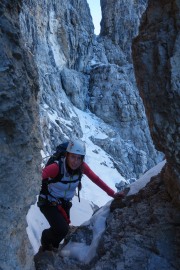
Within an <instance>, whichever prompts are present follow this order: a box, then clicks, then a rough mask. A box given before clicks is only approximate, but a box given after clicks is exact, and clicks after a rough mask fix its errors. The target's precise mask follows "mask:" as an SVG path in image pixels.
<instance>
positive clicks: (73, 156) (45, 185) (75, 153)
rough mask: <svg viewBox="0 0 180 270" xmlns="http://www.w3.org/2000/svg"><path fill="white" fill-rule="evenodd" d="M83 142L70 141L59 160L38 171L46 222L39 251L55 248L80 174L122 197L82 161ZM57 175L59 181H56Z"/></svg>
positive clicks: (40, 202)
mask: <svg viewBox="0 0 180 270" xmlns="http://www.w3.org/2000/svg"><path fill="white" fill-rule="evenodd" d="M85 152H86V149H85V143H84V142H82V141H81V140H78V139H76V140H71V141H70V142H69V143H68V146H67V149H66V154H65V156H64V158H61V162H59V163H58V162H54V163H53V164H50V165H48V166H46V167H45V168H44V169H43V171H42V188H41V191H40V194H39V200H38V206H39V208H40V211H41V212H42V213H43V215H44V216H45V217H46V219H47V220H48V222H49V225H50V228H48V229H45V230H44V231H43V232H42V236H41V245H42V246H41V250H42V251H45V250H55V249H57V248H58V247H59V243H60V242H61V241H62V240H63V239H64V238H65V236H66V235H67V233H68V230H69V223H70V214H69V212H70V208H71V206H72V203H71V200H72V198H73V196H74V194H75V189H76V188H77V187H79V189H80V188H81V187H80V186H81V176H82V174H85V175H86V176H87V177H88V178H89V179H90V180H92V181H93V182H94V183H95V184H96V185H97V186H99V187H100V188H101V189H102V190H104V191H105V192H106V193H107V194H108V195H109V196H111V197H112V198H117V197H121V198H123V197H124V194H123V192H114V191H113V190H112V189H111V188H110V187H108V186H107V185H106V184H105V183H104V182H103V181H102V180H101V179H100V178H99V177H98V176H97V175H96V174H95V173H94V172H93V171H92V170H91V169H90V168H89V166H88V165H87V164H86V163H85V162H84V157H85ZM58 178H59V180H58Z"/></svg>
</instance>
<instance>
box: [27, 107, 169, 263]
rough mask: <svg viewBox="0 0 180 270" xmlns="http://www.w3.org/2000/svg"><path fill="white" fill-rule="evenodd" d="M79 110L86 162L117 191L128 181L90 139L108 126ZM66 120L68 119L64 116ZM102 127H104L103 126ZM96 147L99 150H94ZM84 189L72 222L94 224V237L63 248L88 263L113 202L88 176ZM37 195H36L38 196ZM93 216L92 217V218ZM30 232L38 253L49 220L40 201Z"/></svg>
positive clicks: (133, 190) (75, 204) (134, 188)
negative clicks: (122, 183)
mask: <svg viewBox="0 0 180 270" xmlns="http://www.w3.org/2000/svg"><path fill="white" fill-rule="evenodd" d="M74 110H75V113H76V114H77V115H78V118H79V120H80V123H81V128H82V130H83V134H84V137H83V140H84V141H86V148H87V156H86V160H85V161H86V162H87V163H88V165H89V166H90V167H91V169H93V171H94V172H95V173H96V174H97V175H98V176H99V177H100V178H101V179H102V180H103V181H105V182H106V184H108V186H110V187H111V188H112V189H113V190H114V191H116V188H115V184H116V183H119V182H121V181H124V182H127V180H126V179H124V178H123V177H122V176H121V175H120V174H119V173H118V171H117V170H116V169H115V168H114V167H113V166H112V163H111V160H110V158H109V156H108V155H107V154H106V153H105V152H104V151H103V150H102V149H100V148H98V147H97V146H96V145H94V144H93V143H92V141H91V140H90V139H89V137H90V135H92V136H96V138H101V139H102V138H105V137H106V136H107V135H105V133H104V132H103V130H105V128H106V126H105V127H104V126H103V123H100V121H101V120H100V119H98V118H97V117H96V116H94V115H93V114H91V113H88V112H82V111H80V110H79V109H77V108H74ZM49 117H50V118H51V121H55V118H56V117H57V116H56V115H50V116H49ZM64 121H65V120H64ZM100 127H101V128H100ZM94 150H96V152H95V151H94ZM164 164H165V161H163V162H161V163H159V164H158V165H156V166H155V167H154V168H152V169H150V170H149V171H147V172H146V173H145V174H144V175H143V176H141V178H140V179H138V180H137V181H136V182H134V183H132V184H131V185H130V191H129V193H128V194H129V195H131V194H135V193H137V192H138V191H139V189H141V188H143V187H144V186H145V185H146V184H147V183H148V181H149V180H150V178H151V177H152V176H153V175H157V174H158V173H159V171H160V170H161V168H162V166H163V165H164ZM82 186H83V188H82V190H81V192H80V197H81V201H80V203H79V201H78V197H77V196H74V198H73V200H72V203H73V206H72V208H71V225H74V226H79V225H81V224H84V225H85V224H86V225H87V224H90V225H91V227H92V228H93V241H92V243H91V245H90V246H86V245H85V244H82V243H71V242H70V243H68V244H67V245H66V246H65V247H64V248H63V250H62V251H61V255H62V256H66V257H74V258H76V259H78V260H80V261H83V262H86V263H88V262H89V260H91V259H92V258H93V256H94V255H95V252H96V247H97V245H98V242H99V239H100V237H101V234H102V233H103V231H104V230H105V223H106V218H107V216H108V214H109V206H110V203H111V201H112V198H111V197H109V196H108V195H107V194H106V193H105V192H104V191H102V190H101V189H100V188H99V187H97V186H96V185H95V184H94V183H93V182H92V181H90V180H89V179H88V178H87V177H86V176H83V178H82ZM35 199H36V198H35ZM94 204H95V205H97V206H98V207H100V209H99V210H98V212H97V213H96V214H94V215H93V217H92V214H93V205H94ZM91 217H92V218H91ZM26 220H27V225H28V226H27V229H26V230H27V234H28V237H29V240H30V243H31V245H32V247H33V250H34V254H36V253H37V252H38V250H39V247H40V238H41V233H42V231H43V230H44V229H45V228H48V227H49V224H48V222H47V220H46V219H45V217H44V216H43V215H42V213H41V212H40V210H39V208H38V207H37V204H36V203H35V204H34V205H31V207H30V209H29V211H28V214H27V217H26Z"/></svg>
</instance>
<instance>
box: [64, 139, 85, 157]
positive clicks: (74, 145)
mask: <svg viewBox="0 0 180 270" xmlns="http://www.w3.org/2000/svg"><path fill="white" fill-rule="evenodd" d="M66 151H67V152H68V153H73V154H77V155H81V156H85V154H86V147H85V143H84V142H83V141H81V140H78V139H75V140H71V141H70V142H69V143H68V146H67V149H66Z"/></svg>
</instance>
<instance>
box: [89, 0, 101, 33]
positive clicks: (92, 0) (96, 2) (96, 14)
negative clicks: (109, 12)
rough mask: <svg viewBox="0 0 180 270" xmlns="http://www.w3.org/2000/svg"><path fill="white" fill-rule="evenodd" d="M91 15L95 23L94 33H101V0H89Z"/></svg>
mask: <svg viewBox="0 0 180 270" xmlns="http://www.w3.org/2000/svg"><path fill="white" fill-rule="evenodd" d="M87 2H88V4H89V7H90V11H91V16H92V19H93V23H94V28H95V29H94V33H95V34H96V35H99V33H100V21H101V7H100V0H87Z"/></svg>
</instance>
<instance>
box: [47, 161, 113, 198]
mask: <svg viewBox="0 0 180 270" xmlns="http://www.w3.org/2000/svg"><path fill="white" fill-rule="evenodd" d="M82 172H83V174H85V175H86V176H87V177H88V178H89V179H90V180H91V181H92V182H94V183H95V184H96V185H97V186H99V187H100V188H101V189H102V190H104V191H105V192H106V193H107V194H108V195H109V196H111V197H113V196H114V194H115V192H114V191H113V190H112V189H111V188H110V187H108V185H106V184H105V183H104V182H103V181H102V180H101V179H100V178H99V177H98V176H97V175H96V174H95V173H94V172H93V171H92V170H91V169H90V167H89V166H88V165H87V164H86V163H85V162H83V164H82ZM58 173H59V165H58V164H57V163H53V164H51V165H49V166H47V167H45V168H44V169H43V171H42V178H43V179H46V178H49V177H50V178H54V177H56V176H57V175H58Z"/></svg>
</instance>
